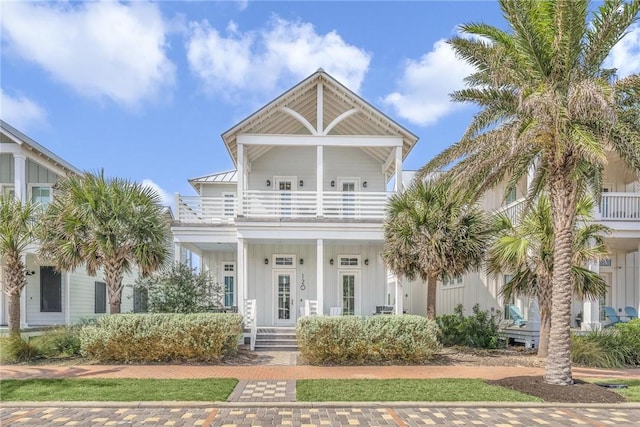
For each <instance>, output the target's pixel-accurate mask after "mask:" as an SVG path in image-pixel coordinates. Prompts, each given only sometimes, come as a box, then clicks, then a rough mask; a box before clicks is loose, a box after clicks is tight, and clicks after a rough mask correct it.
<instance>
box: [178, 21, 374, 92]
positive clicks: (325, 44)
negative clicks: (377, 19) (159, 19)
mask: <svg viewBox="0 0 640 427" xmlns="http://www.w3.org/2000/svg"><path fill="white" fill-rule="evenodd" d="M190 30H191V34H190V36H189V39H188V41H187V57H188V60H189V65H190V67H191V70H192V71H193V72H194V73H195V75H196V76H198V77H199V78H200V79H202V80H203V81H204V82H205V84H206V85H207V87H209V88H210V89H212V90H214V91H217V92H222V93H225V94H226V95H233V94H237V93H238V92H242V91H246V92H253V93H255V92H256V91H258V92H262V93H268V94H271V93H272V92H274V91H278V90H280V89H282V86H287V85H289V84H291V82H292V81H297V80H300V79H301V78H304V77H307V76H308V75H310V74H312V73H313V72H314V71H316V70H317V69H318V68H324V69H325V70H326V71H327V72H328V73H330V74H331V75H333V76H334V77H335V78H336V79H338V80H339V81H340V82H342V83H343V84H345V85H346V86H348V87H349V88H350V89H352V90H354V91H358V90H359V89H360V85H361V84H362V80H363V79H364V75H365V73H366V72H367V70H368V68H369V62H370V60H371V57H370V55H369V54H368V53H367V52H366V51H364V50H362V49H360V48H358V47H356V46H353V45H350V44H348V43H346V42H345V41H344V40H343V39H342V37H340V35H339V34H337V33H336V32H335V31H331V32H329V33H327V34H317V33H316V31H315V28H314V27H313V25H312V24H310V23H302V22H290V21H287V20H284V19H281V18H279V17H277V16H276V17H274V18H273V19H271V21H270V22H269V24H268V25H267V27H266V28H265V29H263V30H259V31H254V32H244V33H243V32H241V31H239V29H238V26H237V25H236V24H235V23H233V22H230V23H229V25H228V26H227V35H221V34H220V33H219V32H218V30H216V29H215V28H212V27H211V25H210V24H209V22H208V21H206V20H205V21H202V22H191V24H190Z"/></svg>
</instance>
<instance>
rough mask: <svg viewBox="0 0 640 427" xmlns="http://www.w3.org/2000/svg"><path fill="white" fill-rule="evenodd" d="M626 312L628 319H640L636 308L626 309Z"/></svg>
mask: <svg viewBox="0 0 640 427" xmlns="http://www.w3.org/2000/svg"><path fill="white" fill-rule="evenodd" d="M624 312H625V313H626V315H627V319H629V320H633V319H637V318H638V310H636V308H635V307H625V308H624Z"/></svg>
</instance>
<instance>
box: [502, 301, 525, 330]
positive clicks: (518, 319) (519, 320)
mask: <svg viewBox="0 0 640 427" xmlns="http://www.w3.org/2000/svg"><path fill="white" fill-rule="evenodd" d="M507 310H508V312H509V317H510V318H511V320H513V324H514V326H517V327H519V328H521V327H523V326H525V325H526V324H527V321H526V320H524V317H522V313H521V312H520V309H519V308H518V306H517V305H509V306H508V308H507Z"/></svg>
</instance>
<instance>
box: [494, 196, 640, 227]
mask: <svg viewBox="0 0 640 427" xmlns="http://www.w3.org/2000/svg"><path fill="white" fill-rule="evenodd" d="M525 205H526V204H525V200H524V199H518V200H516V201H515V202H513V203H510V204H508V205H507V206H505V207H503V208H500V209H498V210H496V211H495V213H501V214H503V215H506V216H507V217H509V219H510V220H511V222H512V223H514V224H516V223H517V222H518V221H519V218H520V216H521V215H522V212H523V211H524V208H525ZM595 219H596V220H599V221H640V193H603V194H602V197H601V198H600V206H599V207H598V212H597V215H596V217H595Z"/></svg>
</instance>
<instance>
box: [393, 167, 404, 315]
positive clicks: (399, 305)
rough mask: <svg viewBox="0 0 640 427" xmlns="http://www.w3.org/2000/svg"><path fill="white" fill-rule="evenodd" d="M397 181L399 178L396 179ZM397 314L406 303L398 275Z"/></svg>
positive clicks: (400, 312)
mask: <svg viewBox="0 0 640 427" xmlns="http://www.w3.org/2000/svg"><path fill="white" fill-rule="evenodd" d="M396 181H397V180H396ZM395 280H396V314H402V313H403V308H404V307H403V304H404V288H403V286H402V279H400V278H398V277H397V276H396V278H395Z"/></svg>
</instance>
